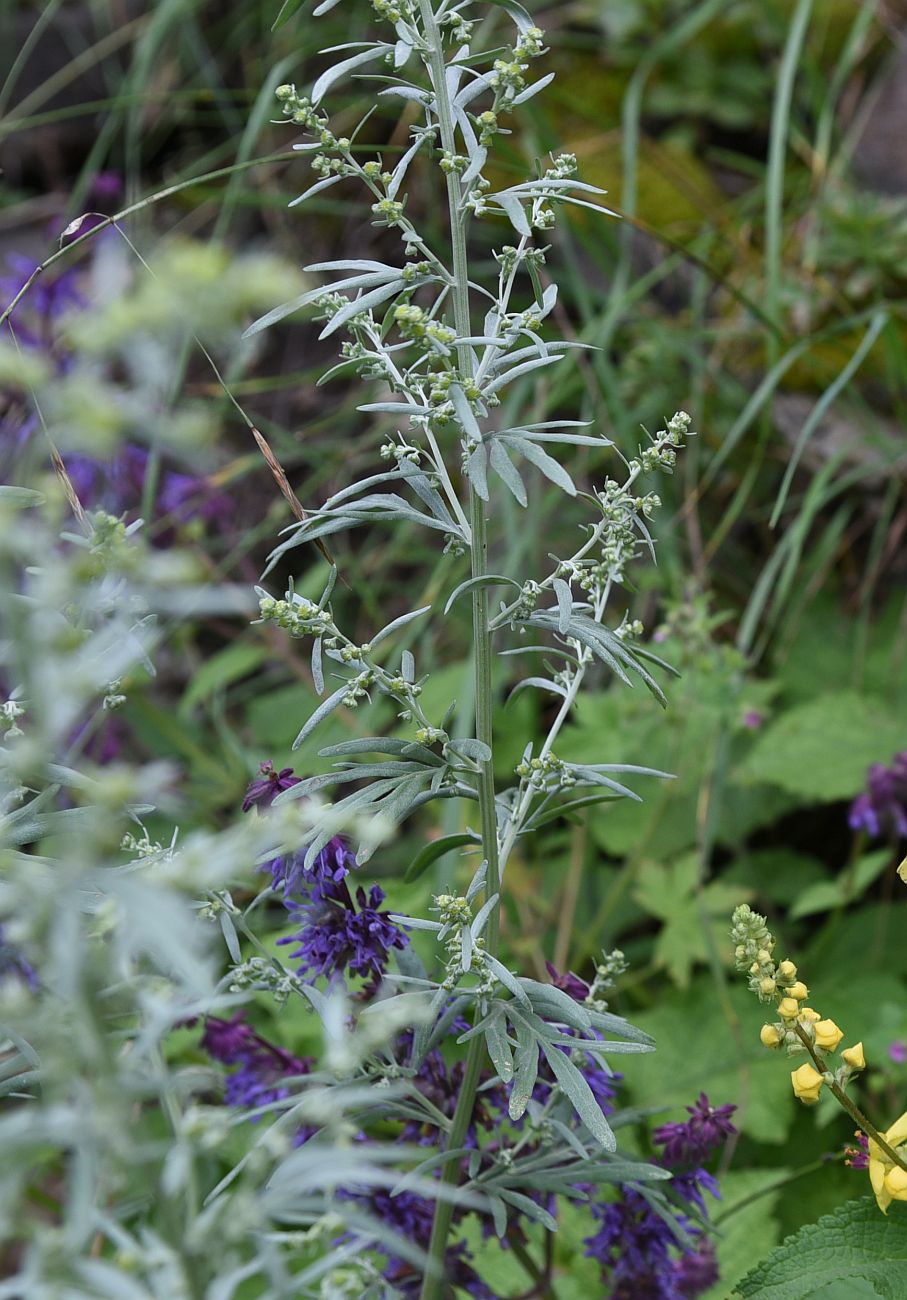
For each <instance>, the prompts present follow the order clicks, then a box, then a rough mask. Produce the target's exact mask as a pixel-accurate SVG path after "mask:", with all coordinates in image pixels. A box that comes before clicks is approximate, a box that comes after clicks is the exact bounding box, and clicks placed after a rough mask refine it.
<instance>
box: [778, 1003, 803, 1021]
mask: <svg viewBox="0 0 907 1300" xmlns="http://www.w3.org/2000/svg"><path fill="white" fill-rule="evenodd" d="M799 1010H800V1004H799V1003H798V1002H797V999H796V998H782V999H781V1001H780V1002H779V1003H778V1014H779V1015H780V1016H781V1019H782V1020H796V1019H797V1014H798V1012H799Z"/></svg>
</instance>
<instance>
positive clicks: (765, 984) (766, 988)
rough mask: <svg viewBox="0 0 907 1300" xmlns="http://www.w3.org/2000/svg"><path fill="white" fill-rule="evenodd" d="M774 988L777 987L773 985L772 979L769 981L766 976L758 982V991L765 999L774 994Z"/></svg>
mask: <svg viewBox="0 0 907 1300" xmlns="http://www.w3.org/2000/svg"><path fill="white" fill-rule="evenodd" d="M757 969H758V967H757ZM776 988H777V985H776V984H775V981H774V980H773V979H770V978H769V977H768V976H766V978H765V979H764V980H760V981H759V991H760V992H761V993H764V994H765V996H766V997H770V996H771V994H772V993H774V991H775V989H776Z"/></svg>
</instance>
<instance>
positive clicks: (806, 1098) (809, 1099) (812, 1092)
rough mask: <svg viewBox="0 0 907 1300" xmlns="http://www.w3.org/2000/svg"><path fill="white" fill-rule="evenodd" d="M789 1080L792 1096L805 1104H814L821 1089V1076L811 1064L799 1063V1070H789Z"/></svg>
mask: <svg viewBox="0 0 907 1300" xmlns="http://www.w3.org/2000/svg"><path fill="white" fill-rule="evenodd" d="M790 1081H791V1083H792V1085H793V1089H794V1096H795V1097H796V1098H797V1099H798V1100H799V1101H802V1102H803V1103H804V1104H805V1105H807V1106H814V1105H815V1103H816V1102H817V1101H818V1100H819V1093H820V1092H821V1090H822V1083H823V1080H822V1076H821V1074H820V1073H819V1071H818V1070H816V1069H814V1068H813V1067H812V1066H811V1065H801V1066H800V1068H799V1070H791V1074H790Z"/></svg>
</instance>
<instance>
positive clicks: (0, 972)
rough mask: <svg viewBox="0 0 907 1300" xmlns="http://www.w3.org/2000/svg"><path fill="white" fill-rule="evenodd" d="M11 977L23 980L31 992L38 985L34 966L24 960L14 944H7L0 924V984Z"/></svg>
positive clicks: (0, 923)
mask: <svg viewBox="0 0 907 1300" xmlns="http://www.w3.org/2000/svg"><path fill="white" fill-rule="evenodd" d="M11 976H12V977H14V978H16V979H20V980H23V981H24V982H25V983H26V984H27V985H28V987H29V988H30V989H31V990H32V991H33V992H35V991H36V990H37V989H38V987H39V985H40V981H39V979H38V973H37V971H36V970H35V968H34V966H32V964H31V962H29V961H27V960H26V959H25V957H24V956H23V955H22V953H21V952H20V950H19V949H18V948H17V947H16V945H15V944H13V943H9V942H8V940H7V939H6V938H5V936H4V933H3V923H2V922H0V983H2V981H3V980H5V979H8V978H9V977H11Z"/></svg>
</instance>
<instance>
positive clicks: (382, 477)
mask: <svg viewBox="0 0 907 1300" xmlns="http://www.w3.org/2000/svg"><path fill="white" fill-rule="evenodd" d="M400 478H401V475H400V472H399V470H396V469H391V470H387V471H385V473H383V474H370V475H369V476H368V477H367V478H363V479H359V480H358V482H356V483H350V484H349V485H348V486H347V487H345V488H341V489H340V491H339V492H335V493H334V495H333V496H330V497H328V499H327V501H325V503H324V509H325V510H330V509H332V508H333V507H334V506H337V505H340V504H341V503H342V502H343V501H349V500H350V499H351V498H352V497H355V496H356V495H357V493H359V492H364V491H365V489H366V488H369V487H374V486H375V484H377V483H398V482H399V481H400ZM291 526H292V525H291Z"/></svg>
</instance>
